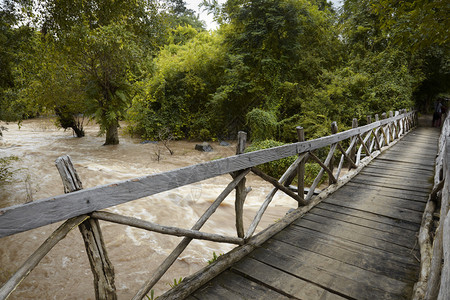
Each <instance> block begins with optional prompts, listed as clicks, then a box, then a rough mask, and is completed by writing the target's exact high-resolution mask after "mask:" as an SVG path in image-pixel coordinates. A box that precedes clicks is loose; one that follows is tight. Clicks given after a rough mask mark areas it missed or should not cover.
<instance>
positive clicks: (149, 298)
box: [145, 289, 158, 300]
mask: <svg viewBox="0 0 450 300" xmlns="http://www.w3.org/2000/svg"><path fill="white" fill-rule="evenodd" d="M145 296H146V297H147V299H148V300H155V299H158V297H156V298H155V291H154V290H153V289H152V290H151V291H150V296H149V295H145Z"/></svg>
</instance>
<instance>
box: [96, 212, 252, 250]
mask: <svg viewBox="0 0 450 300" xmlns="http://www.w3.org/2000/svg"><path fill="white" fill-rule="evenodd" d="M90 216H91V217H92V218H94V219H98V220H103V221H108V222H113V223H117V224H122V225H127V226H132V227H136V228H140V229H145V230H149V231H153V232H158V233H162V234H168V235H174V236H186V237H190V238H195V239H198V240H208V241H215V242H219V243H230V244H237V245H242V244H243V243H244V239H242V238H236V237H227V236H223V235H220V234H214V233H207V232H200V231H198V230H189V229H183V228H178V227H172V226H162V225H158V224H155V223H152V222H148V221H144V220H141V219H137V218H133V217H127V216H121V215H118V214H114V213H110V212H105V211H96V212H93V213H92V214H90Z"/></svg>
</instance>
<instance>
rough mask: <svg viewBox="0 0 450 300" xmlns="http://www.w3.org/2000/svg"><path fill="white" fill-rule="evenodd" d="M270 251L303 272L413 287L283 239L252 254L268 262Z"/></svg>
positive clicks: (386, 287) (393, 289) (394, 289)
mask: <svg viewBox="0 0 450 300" xmlns="http://www.w3.org/2000/svg"><path fill="white" fill-rule="evenodd" d="M269 251H272V252H277V253H281V254H283V255H284V256H285V257H286V259H289V260H293V261H294V262H295V263H297V264H299V265H301V266H302V267H301V268H300V270H301V271H300V272H302V273H304V272H306V270H305V269H304V268H307V269H312V270H314V272H326V273H328V274H330V275H332V276H336V277H337V278H340V277H343V278H346V279H349V280H351V281H354V282H358V284H359V285H360V286H361V287H362V288H366V287H371V288H376V289H380V290H383V291H386V292H390V293H398V292H399V291H402V290H403V289H408V290H410V289H411V288H412V285H411V282H405V281H401V280H399V279H397V278H392V276H386V275H382V274H377V273H375V272H372V271H368V270H366V269H364V268H363V267H360V266H354V265H350V264H347V263H344V262H341V261H339V260H336V259H334V258H332V257H328V256H324V255H321V254H318V253H315V252H311V251H308V250H304V249H301V248H298V247H295V246H293V245H290V244H288V243H285V242H283V241H270V242H268V243H266V244H264V245H263V246H262V247H261V248H260V249H257V250H255V251H254V252H253V253H252V254H251V255H250V256H251V257H253V258H254V259H261V258H262V259H261V260H262V261H264V262H266V263H268V261H267V258H263V257H264V256H263V257H261V256H262V255H264V254H263V253H268V252H269ZM261 254H262V255H261ZM246 260H247V259H245V260H243V261H246ZM269 264H270V263H269ZM283 270H284V269H283ZM284 271H288V270H284ZM242 272H243V273H246V274H248V275H249V276H252V275H251V274H252V273H255V272H254V271H253V270H252V269H248V270H247V271H242ZM313 282H315V280H313Z"/></svg>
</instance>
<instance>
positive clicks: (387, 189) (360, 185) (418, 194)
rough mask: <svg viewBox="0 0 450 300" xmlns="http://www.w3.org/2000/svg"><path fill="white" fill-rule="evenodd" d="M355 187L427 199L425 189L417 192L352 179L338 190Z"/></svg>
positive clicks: (380, 193) (424, 200)
mask: <svg viewBox="0 0 450 300" xmlns="http://www.w3.org/2000/svg"><path fill="white" fill-rule="evenodd" d="M355 187H356V188H358V189H360V190H370V191H373V192H374V193H377V194H379V195H385V196H392V197H397V198H404V199H414V200H416V201H423V202H426V201H427V199H428V192H427V191H423V192H419V191H409V190H399V189H397V188H395V187H389V186H368V185H366V184H363V183H359V182H354V181H350V182H349V183H347V184H346V185H345V186H344V187H342V188H341V189H340V190H342V189H350V188H352V189H354V188H355Z"/></svg>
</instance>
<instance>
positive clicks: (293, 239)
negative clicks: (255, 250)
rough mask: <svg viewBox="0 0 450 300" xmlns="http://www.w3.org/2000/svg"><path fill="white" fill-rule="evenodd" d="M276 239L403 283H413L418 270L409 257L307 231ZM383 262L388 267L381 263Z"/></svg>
mask: <svg viewBox="0 0 450 300" xmlns="http://www.w3.org/2000/svg"><path fill="white" fill-rule="evenodd" d="M273 239H274V240H279V241H282V242H284V243H287V244H290V245H293V246H295V247H297V248H300V249H304V250H308V251H310V252H314V253H317V254H320V255H323V256H326V257H330V258H333V259H335V260H337V261H340V262H343V263H346V264H349V265H352V266H355V267H359V268H363V269H365V270H368V271H371V272H374V273H377V274H381V275H385V276H388V277H391V276H394V278H397V279H399V280H401V281H409V282H414V281H415V277H416V272H417V271H418V269H419V266H418V263H417V261H414V260H412V259H411V258H410V257H405V256H403V255H397V254H395V253H392V252H386V251H384V250H381V249H377V248H373V247H371V246H367V245H364V244H361V243H358V242H354V241H351V240H348V239H342V238H339V237H336V236H331V235H327V234H326V233H322V232H318V231H316V230H313V229H308V228H306V227H295V228H294V227H292V228H291V227H289V230H284V231H282V232H280V233H279V234H277V235H275V236H274V237H273ZM268 243H269V242H268ZM383 261H388V262H389V263H388V264H382V263H380V262H383Z"/></svg>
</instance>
